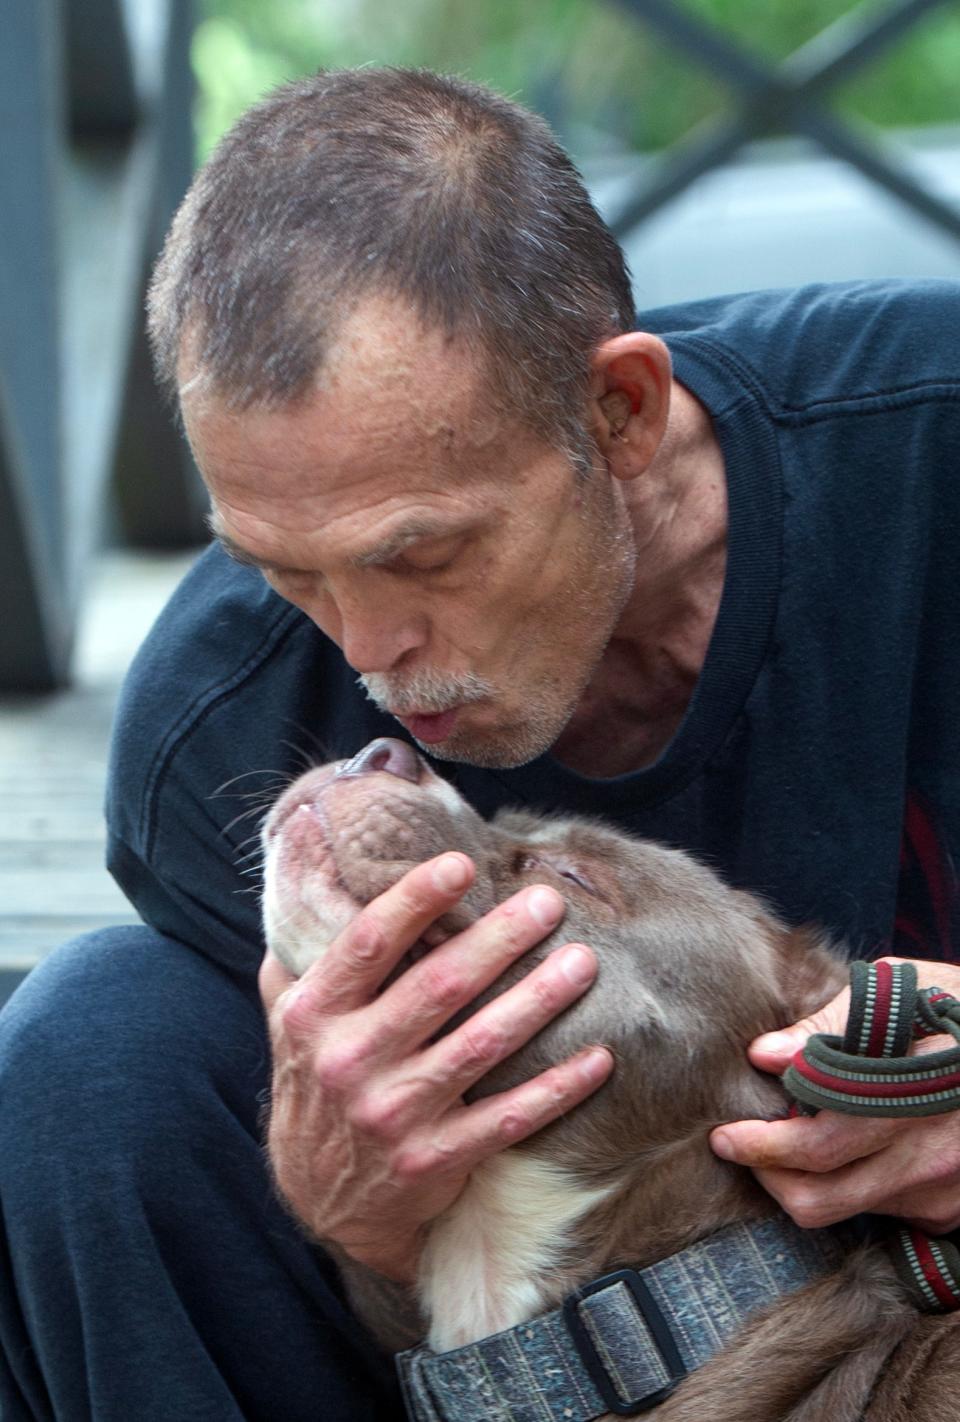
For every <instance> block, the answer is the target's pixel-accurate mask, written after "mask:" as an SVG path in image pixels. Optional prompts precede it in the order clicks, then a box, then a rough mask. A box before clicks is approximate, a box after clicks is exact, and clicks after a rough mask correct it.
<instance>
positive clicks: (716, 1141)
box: [710, 1131, 735, 1160]
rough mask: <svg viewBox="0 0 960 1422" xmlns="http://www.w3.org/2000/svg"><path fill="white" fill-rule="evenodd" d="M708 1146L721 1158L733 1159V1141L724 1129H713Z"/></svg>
mask: <svg viewBox="0 0 960 1422" xmlns="http://www.w3.org/2000/svg"><path fill="white" fill-rule="evenodd" d="M710 1148H711V1150H712V1151H713V1153H714V1155H718V1156H719V1157H720V1159H721V1160H733V1159H734V1156H735V1151H734V1148H733V1141H732V1140H731V1139H730V1137H729V1136H728V1135H727V1134H726V1132H725V1131H714V1133H713V1135H712V1136H711V1137H710Z"/></svg>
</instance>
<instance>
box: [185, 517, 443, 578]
mask: <svg viewBox="0 0 960 1422" xmlns="http://www.w3.org/2000/svg"><path fill="white" fill-rule="evenodd" d="M206 524H207V527H208V528H209V530H210V532H211V534H212V535H213V537H214V538H215V539H216V541H217V542H218V543H219V544H220V546H221V548H222V549H223V550H224V552H225V553H226V554H227V555H228V557H230V558H232V559H233V560H234V562H236V563H243V564H245V565H246V566H247V567H249V568H260V569H261V570H267V571H270V570H280V569H282V568H283V567H284V566H285V565H283V564H281V563H278V562H277V561H276V560H275V559H273V558H261V557H259V556H258V555H257V554H256V553H251V552H250V550H249V549H248V548H244V547H242V546H241V544H239V543H237V542H236V540H235V539H233V538H232V537H231V536H230V534H229V533H228V532H227V531H226V529H225V528H224V527H223V525H222V524H221V522H220V519H219V518H218V517H217V514H216V513H215V512H212V513H209V514H207V517H206ZM464 532H466V524H462V523H455V524H450V523H438V522H437V521H436V520H434V519H427V518H418V519H411V520H410V522H409V523H405V524H404V525H403V527H402V528H398V529H395V530H394V531H393V533H391V534H389V535H388V536H387V537H386V538H383V539H381V541H380V542H379V543H377V544H374V546H373V547H372V548H368V549H366V550H365V551H364V552H362V553H355V554H354V555H353V556H352V557H351V558H350V563H351V565H352V566H353V567H354V568H375V567H379V566H382V565H383V564H384V563H389V562H391V560H392V559H394V558H396V556H397V554H398V553H402V552H403V550H404V549H405V548H409V546H410V544H411V543H417V542H419V541H420V539H423V538H456V537H457V535H458V534H461V533H464ZM289 571H296V570H294V569H290V570H289Z"/></svg>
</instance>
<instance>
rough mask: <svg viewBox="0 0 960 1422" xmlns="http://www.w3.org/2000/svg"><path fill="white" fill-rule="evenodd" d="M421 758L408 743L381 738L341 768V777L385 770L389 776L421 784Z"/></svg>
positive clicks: (385, 737)
mask: <svg viewBox="0 0 960 1422" xmlns="http://www.w3.org/2000/svg"><path fill="white" fill-rule="evenodd" d="M420 769H421V762H420V757H419V756H418V755H417V753H416V751H415V750H414V749H413V746H409V745H407V743H406V741H398V740H394V738H393V737H392V736H381V737H380V738H379V739H378V740H375V741H371V742H370V744H369V745H368V746H364V748H363V750H362V751H357V754H356V755H355V756H354V757H353V759H352V760H348V761H347V763H346V765H344V766H341V768H340V770H339V772H338V774H339V775H369V774H370V773H371V771H374V770H385V771H386V772H387V774H388V775H396V776H399V778H400V779H401V780H411V781H412V782H413V784H414V785H419V783H420Z"/></svg>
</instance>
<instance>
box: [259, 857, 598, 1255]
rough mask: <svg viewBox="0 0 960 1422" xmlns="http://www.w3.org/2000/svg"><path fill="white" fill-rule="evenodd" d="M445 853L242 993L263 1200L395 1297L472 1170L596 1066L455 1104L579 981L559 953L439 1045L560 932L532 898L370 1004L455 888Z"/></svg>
mask: <svg viewBox="0 0 960 1422" xmlns="http://www.w3.org/2000/svg"><path fill="white" fill-rule="evenodd" d="M473 872H474V871H473V865H472V864H471V862H470V860H469V859H468V858H467V857H466V856H465V855H463V854H458V853H454V854H443V855H441V856H440V857H439V858H437V859H434V860H431V861H429V862H428V863H426V864H421V865H418V866H417V867H416V868H415V869H412V870H410V872H409V873H407V874H406V875H404V877H403V878H402V879H401V880H400V881H399V883H397V884H396V885H395V886H394V887H393V888H391V889H389V890H388V891H387V892H386V893H385V894H382V895H381V896H380V897H379V898H377V899H375V900H374V901H373V902H372V903H370V904H368V905H367V907H366V908H365V909H364V910H363V911H362V912H361V913H360V914H359V915H358V916H357V918H356V919H355V920H354V921H353V922H352V923H351V924H350V926H349V927H348V928H347V929H345V930H344V932H343V933H341V934H340V935H339V937H338V938H337V939H336V940H335V941H334V942H333V943H332V944H331V945H330V947H329V948H328V950H327V951H326V953H325V954H324V956H323V958H322V959H321V960H320V961H319V962H317V963H315V964H313V965H312V966H311V967H310V968H309V969H308V971H307V972H306V973H304V975H303V977H302V978H300V979H299V980H297V979H294V978H293V977H292V976H291V975H290V974H289V973H288V972H287V971H286V969H285V968H284V967H283V966H282V965H281V964H280V963H279V962H278V961H277V959H276V958H274V957H272V956H271V955H270V954H268V955H267V957H266V958H265V959H264V964H263V967H262V969H261V973H260V990H261V995H262V997H263V1000H264V1004H265V1007H266V1009H267V1014H268V1018H269V1023H270V1033H271V1039H272V1043H273V1059H274V1075H273V1093H272V1103H271V1112H270V1125H269V1138H268V1148H269V1152H270V1159H271V1162H272V1165H273V1170H274V1174H275V1177H276V1181H277V1185H278V1187H279V1189H280V1191H281V1193H282V1194H283V1195H284V1197H285V1198H286V1200H287V1202H288V1204H289V1205H290V1207H291V1208H292V1209H293V1211H294V1213H295V1214H296V1215H297V1216H298V1217H299V1218H300V1219H301V1220H302V1222H303V1223H304V1224H305V1225H306V1226H307V1228H308V1229H310V1230H311V1232H312V1233H313V1234H315V1235H316V1236H317V1237H319V1238H323V1239H327V1240H333V1241H335V1242H336V1243H337V1244H339V1245H340V1246H341V1247H342V1248H343V1249H344V1250H345V1251H346V1252H347V1253H348V1254H349V1255H350V1256H352V1257H353V1258H354V1259H356V1260H358V1261H359V1262H360V1263H362V1264H365V1265H367V1267H368V1268H370V1269H373V1270H375V1271H376V1272H377V1273H380V1274H384V1275H386V1276H387V1277H389V1278H393V1279H397V1280H400V1281H403V1282H409V1281H411V1280H412V1278H413V1276H414V1273H415V1268H416V1261H417V1258H418V1255H419V1249H420V1242H421V1232H422V1229H423V1226H424V1225H425V1224H427V1223H428V1222H429V1221H430V1220H432V1219H434V1218H435V1217H436V1216H437V1215H438V1214H440V1212H441V1211H442V1210H444V1209H446V1207H447V1206H448V1205H450V1204H452V1203H453V1201H454V1200H455V1199H456V1198H457V1196H458V1195H459V1194H460V1191H461V1190H462V1189H463V1187H464V1185H465V1183H466V1180H467V1177H468V1175H469V1173H470V1171H471V1170H472V1168H473V1167H474V1166H475V1165H476V1164H477V1163H478V1162H479V1161H481V1160H483V1159H484V1158H485V1157H487V1156H490V1155H493V1154H494V1153H495V1152H496V1151H498V1150H501V1149H503V1147H504V1146H507V1145H511V1144H513V1143H514V1142H516V1141H520V1140H523V1139H524V1138H525V1137H527V1136H529V1135H532V1134H533V1132H534V1131H537V1130H539V1129H540V1128H541V1126H544V1125H546V1124H547V1123H548V1122H549V1121H552V1120H553V1119H554V1118H555V1117H557V1116H560V1115H562V1114H563V1112H565V1111H567V1110H569V1109H570V1107H572V1106H575V1105H576V1104H577V1103H578V1102H579V1101H582V1100H583V1099H584V1097H586V1096H589V1095H590V1094H591V1092H593V1091H595V1090H596V1088H597V1087H598V1086H599V1085H600V1084H601V1082H603V1081H604V1080H605V1079H606V1078H607V1076H608V1075H609V1074H610V1071H611V1069H612V1066H613V1058H612V1056H611V1054H610V1053H609V1052H608V1051H606V1050H604V1049H603V1048H591V1049H588V1050H586V1051H584V1052H581V1053H579V1054H578V1055H577V1056H576V1057H574V1058H572V1059H571V1060H570V1061H568V1062H564V1063H562V1064H561V1065H560V1066H557V1067H554V1068H552V1069H551V1070H550V1071H547V1072H544V1073H543V1074H542V1075H541V1076H538V1077H535V1078H534V1079H533V1080H532V1081H529V1082H525V1083H524V1084H523V1085H522V1086H518V1087H516V1088H515V1089H513V1090H511V1091H507V1092H504V1093H502V1094H500V1095H498V1096H490V1097H487V1098H485V1099H484V1100H480V1101H476V1102H474V1103H472V1104H470V1105H465V1104H464V1102H463V1100H462V1094H463V1092H464V1091H466V1090H467V1088H468V1087H470V1086H472V1085H473V1084H474V1083H475V1082H476V1081H478V1080H479V1078H480V1077H482V1076H483V1075H484V1074H485V1073H486V1072H487V1071H489V1070H490V1068H491V1067H492V1066H494V1065H495V1064H496V1063H497V1062H500V1061H502V1060H503V1059H504V1058H505V1057H507V1056H509V1055H510V1054H511V1053H512V1052H514V1051H515V1050H516V1049H517V1048H518V1047H519V1046H521V1045H522V1044H523V1043H524V1042H526V1041H528V1040H529V1039H530V1038H531V1037H532V1036H534V1034H535V1033H536V1032H538V1031H539V1030H540V1028H542V1027H543V1026H545V1025H546V1023H547V1022H549V1021H550V1020H551V1019H552V1018H553V1017H555V1016H556V1015H557V1014H558V1013H560V1012H562V1011H563V1009H564V1008H565V1007H568V1006H569V1005H570V1003H572V1002H573V1001H574V1000H575V999H576V998H578V997H579V996H580V995H581V994H582V993H583V992H584V991H585V990H586V988H587V987H588V986H589V985H590V983H591V982H592V981H593V979H594V977H595V976H596V961H595V959H594V957H593V954H592V952H591V951H590V950H589V949H587V948H585V947H583V946H580V945H570V944H568V945H566V946H565V947H563V948H558V949H556V950H555V951H554V952H552V953H551V954H550V956H549V958H547V959H546V961H545V962H543V963H542V964H540V965H539V966H538V967H537V968H535V969H534V970H533V971H532V972H531V973H530V974H529V975H528V976H527V977H525V978H524V979H523V980H522V981H521V982H520V983H518V984H516V985H515V986H514V987H513V988H511V989H510V990H509V991H507V992H505V993H503V994H502V995H501V996H500V997H498V998H496V999H495V1000H494V1001H493V1002H490V1003H487V1004H486V1005H485V1006H484V1007H482V1008H480V1009H479V1011H477V1012H476V1013H475V1014H474V1015H473V1016H472V1017H471V1018H469V1019H468V1020H467V1021H465V1022H464V1023H462V1024H461V1025H460V1026H458V1027H457V1028H456V1030H454V1031H452V1032H450V1033H449V1034H448V1035H446V1036H444V1037H441V1038H439V1040H436V1041H433V1040H432V1039H433V1038H434V1037H435V1035H436V1034H437V1033H438V1032H439V1031H440V1030H441V1028H442V1027H443V1026H444V1024H445V1023H446V1022H448V1021H449V1019H450V1018H451V1017H452V1016H453V1015H454V1014H455V1013H456V1012H458V1011H459V1010H460V1009H461V1008H462V1007H465V1006H466V1005H467V1004H468V1003H470V1002H471V1001H472V1000H473V999H474V998H475V997H476V996H477V994H478V993H480V992H481V991H482V990H483V989H484V988H485V987H487V986H488V985H489V984H490V983H492V982H493V981H494V980H495V979H496V978H497V977H499V975H500V974H501V973H502V972H503V971H504V970H505V969H506V968H507V967H508V966H509V965H510V964H511V963H513V962H515V961H516V959H517V958H519V957H520V956H521V955H522V954H523V953H524V952H525V951H526V950H527V949H528V948H530V947H532V946H533V944H535V943H537V942H539V941H540V940H541V939H542V938H544V937H545V936H546V934H547V933H548V932H550V930H551V929H553V928H554V927H556V925H557V924H558V923H559V922H560V920H561V918H562V917H563V912H564V905H563V900H562V899H561V897H560V895H559V894H558V893H556V891H555V890H553V889H551V888H547V887H545V886H534V887H531V888H528V889H524V890H523V891H522V892H521V893H519V894H516V895H514V897H513V898H511V899H508V900H507V902H506V903H504V904H501V905H500V906H499V907H498V908H496V909H494V910H493V911H492V912H491V913H489V914H487V915H486V916H485V917H484V918H483V919H481V920H480V921H479V922H477V923H476V924H474V925H472V926H471V927H470V928H468V929H466V930H465V931H464V932H463V933H460V934H458V935H457V936H456V937H454V938H451V939H449V940H448V941H447V942H446V943H444V944H442V945H440V946H439V947H437V948H434V949H433V950H432V951H431V952H430V953H428V954H426V955H425V956H424V957H423V958H421V959H420V961H419V962H417V963H415V964H414V965H413V966H412V967H410V968H408V969H407V971H406V972H404V973H402V974H400V976H398V977H397V978H396V979H395V981H393V982H392V983H391V984H390V985H389V987H387V988H386V989H385V990H383V991H382V992H381V991H380V989H381V988H382V986H383V983H384V982H385V981H386V979H387V978H388V977H389V975H390V973H391V971H392V970H393V969H394V968H395V967H396V965H397V964H398V963H399V962H400V960H401V959H402V958H403V956H404V954H405V953H406V952H407V951H408V950H409V949H410V948H411V947H412V945H413V944H414V943H416V941H417V940H418V938H420V936H421V935H422V934H423V933H424V932H425V931H426V930H427V929H428V928H429V926H430V925H431V924H432V923H433V922H434V921H435V920H436V919H438V918H440V917H441V916H442V915H443V914H444V913H446V912H448V910H449V909H451V908H452V907H453V905H454V904H455V903H456V902H457V900H458V899H459V898H460V897H461V896H462V894H463V893H464V892H465V890H466V889H467V887H468V886H469V884H470V883H471V881H472V879H473Z"/></svg>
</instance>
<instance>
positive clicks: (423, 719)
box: [391, 706, 460, 745]
mask: <svg viewBox="0 0 960 1422" xmlns="http://www.w3.org/2000/svg"><path fill="white" fill-rule="evenodd" d="M459 712H460V707H459V706H454V707H453V709H452V710H450V711H435V712H429V713H426V714H424V715H420V714H416V713H415V714H412V715H407V716H397V713H396V712H395V711H394V712H392V713H391V714H392V715H394V716H396V719H397V720H398V721H399V722H400V724H401V726H406V728H407V730H408V731H409V732H410V734H411V736H413V738H414V740H416V741H421V742H422V743H424V744H427V745H433V744H434V743H435V742H437V741H445V740H446V738H447V736H449V734H450V732H451V731H452V730H453V723H454V722H455V721H456V719H457V716H458V714H459Z"/></svg>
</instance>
